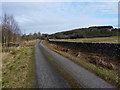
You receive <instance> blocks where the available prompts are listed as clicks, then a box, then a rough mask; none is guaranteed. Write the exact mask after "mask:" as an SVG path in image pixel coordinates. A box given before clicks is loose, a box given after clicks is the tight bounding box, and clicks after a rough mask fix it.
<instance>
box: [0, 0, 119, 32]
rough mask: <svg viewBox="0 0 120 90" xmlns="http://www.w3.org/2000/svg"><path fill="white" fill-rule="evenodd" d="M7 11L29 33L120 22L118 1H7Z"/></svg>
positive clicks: (115, 24)
mask: <svg viewBox="0 0 120 90" xmlns="http://www.w3.org/2000/svg"><path fill="white" fill-rule="evenodd" d="M0 5H1V4H0ZM5 12H6V13H8V14H12V15H13V16H14V17H15V19H16V21H17V22H18V24H19V26H20V28H21V30H22V32H23V33H24V30H25V33H26V34H28V33H34V32H39V31H40V32H41V33H49V34H50V33H55V32H60V31H66V30H71V29H74V28H84V27H89V26H96V25H112V26H114V27H117V25H118V3H117V2H36V3H33V2H32V3H30V2H26V3H25V2H20V3H18V2H9V3H8V2H4V3H2V13H5Z"/></svg>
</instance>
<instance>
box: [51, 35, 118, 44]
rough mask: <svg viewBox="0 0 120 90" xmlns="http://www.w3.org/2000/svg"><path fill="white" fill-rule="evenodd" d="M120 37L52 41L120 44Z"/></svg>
mask: <svg viewBox="0 0 120 90" xmlns="http://www.w3.org/2000/svg"><path fill="white" fill-rule="evenodd" d="M119 38H120V36H119V37H118V36H114V37H97V38H80V39H51V40H52V41H67V42H89V43H120V39H119Z"/></svg>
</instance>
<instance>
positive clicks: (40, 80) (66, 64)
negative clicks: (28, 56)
mask: <svg viewBox="0 0 120 90" xmlns="http://www.w3.org/2000/svg"><path fill="white" fill-rule="evenodd" d="M52 62H55V63H56V64H57V65H59V66H60V67H62V69H64V71H65V72H67V73H68V74H69V75H70V76H72V77H73V78H74V79H75V80H76V82H77V83H78V84H80V85H81V86H82V87H83V88H113V86H112V85H111V84H109V83H107V82H106V81H104V80H103V79H101V78H100V77H98V76H96V75H95V74H93V73H91V72H89V71H88V70H86V69H84V68H83V67H81V66H79V65H77V64H76V63H74V62H72V61H70V60H69V59H67V58H65V57H63V56H61V55H59V54H58V53H56V52H54V51H52V50H50V49H48V48H47V47H46V46H44V45H43V44H42V42H38V43H37V44H36V45H35V72H36V79H37V87H38V88H70V87H71V86H70V84H69V83H68V82H67V81H66V80H64V78H63V77H62V75H61V74H60V73H59V71H58V70H57V69H56V67H55V66H54V65H53V63H52Z"/></svg>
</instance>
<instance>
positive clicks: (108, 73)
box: [43, 41, 120, 88]
mask: <svg viewBox="0 0 120 90" xmlns="http://www.w3.org/2000/svg"><path fill="white" fill-rule="evenodd" d="M43 44H45V45H46V46H47V47H48V48H50V49H51V50H53V51H55V52H57V53H59V54H61V55H63V56H65V57H67V58H69V59H70V60H71V61H73V62H75V63H77V64H79V65H81V66H82V67H84V68H86V69H88V70H89V71H91V72H93V73H95V74H96V75H98V76H100V77H101V78H103V79H105V80H106V81H108V82H110V83H112V84H113V85H115V86H116V87H118V88H120V74H119V73H118V72H116V71H113V70H109V69H106V68H102V67H98V66H96V65H94V64H91V63H88V62H86V60H85V59H83V58H80V57H79V58H78V57H75V56H73V55H71V54H69V53H66V52H63V51H60V50H57V49H55V48H54V47H53V46H52V45H51V44H49V43H47V42H45V41H43Z"/></svg>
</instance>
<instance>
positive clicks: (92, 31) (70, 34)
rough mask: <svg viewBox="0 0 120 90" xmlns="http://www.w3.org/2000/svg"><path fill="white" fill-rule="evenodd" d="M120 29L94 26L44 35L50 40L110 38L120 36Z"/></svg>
mask: <svg viewBox="0 0 120 90" xmlns="http://www.w3.org/2000/svg"><path fill="white" fill-rule="evenodd" d="M119 34H120V29H116V28H115V29H114V28H113V27H112V26H94V27H88V28H79V29H74V30H70V31H64V32H58V33H55V34H50V35H46V34H45V35H44V37H45V36H47V37H48V38H49V39H77V38H93V37H110V36H118V35H119Z"/></svg>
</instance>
